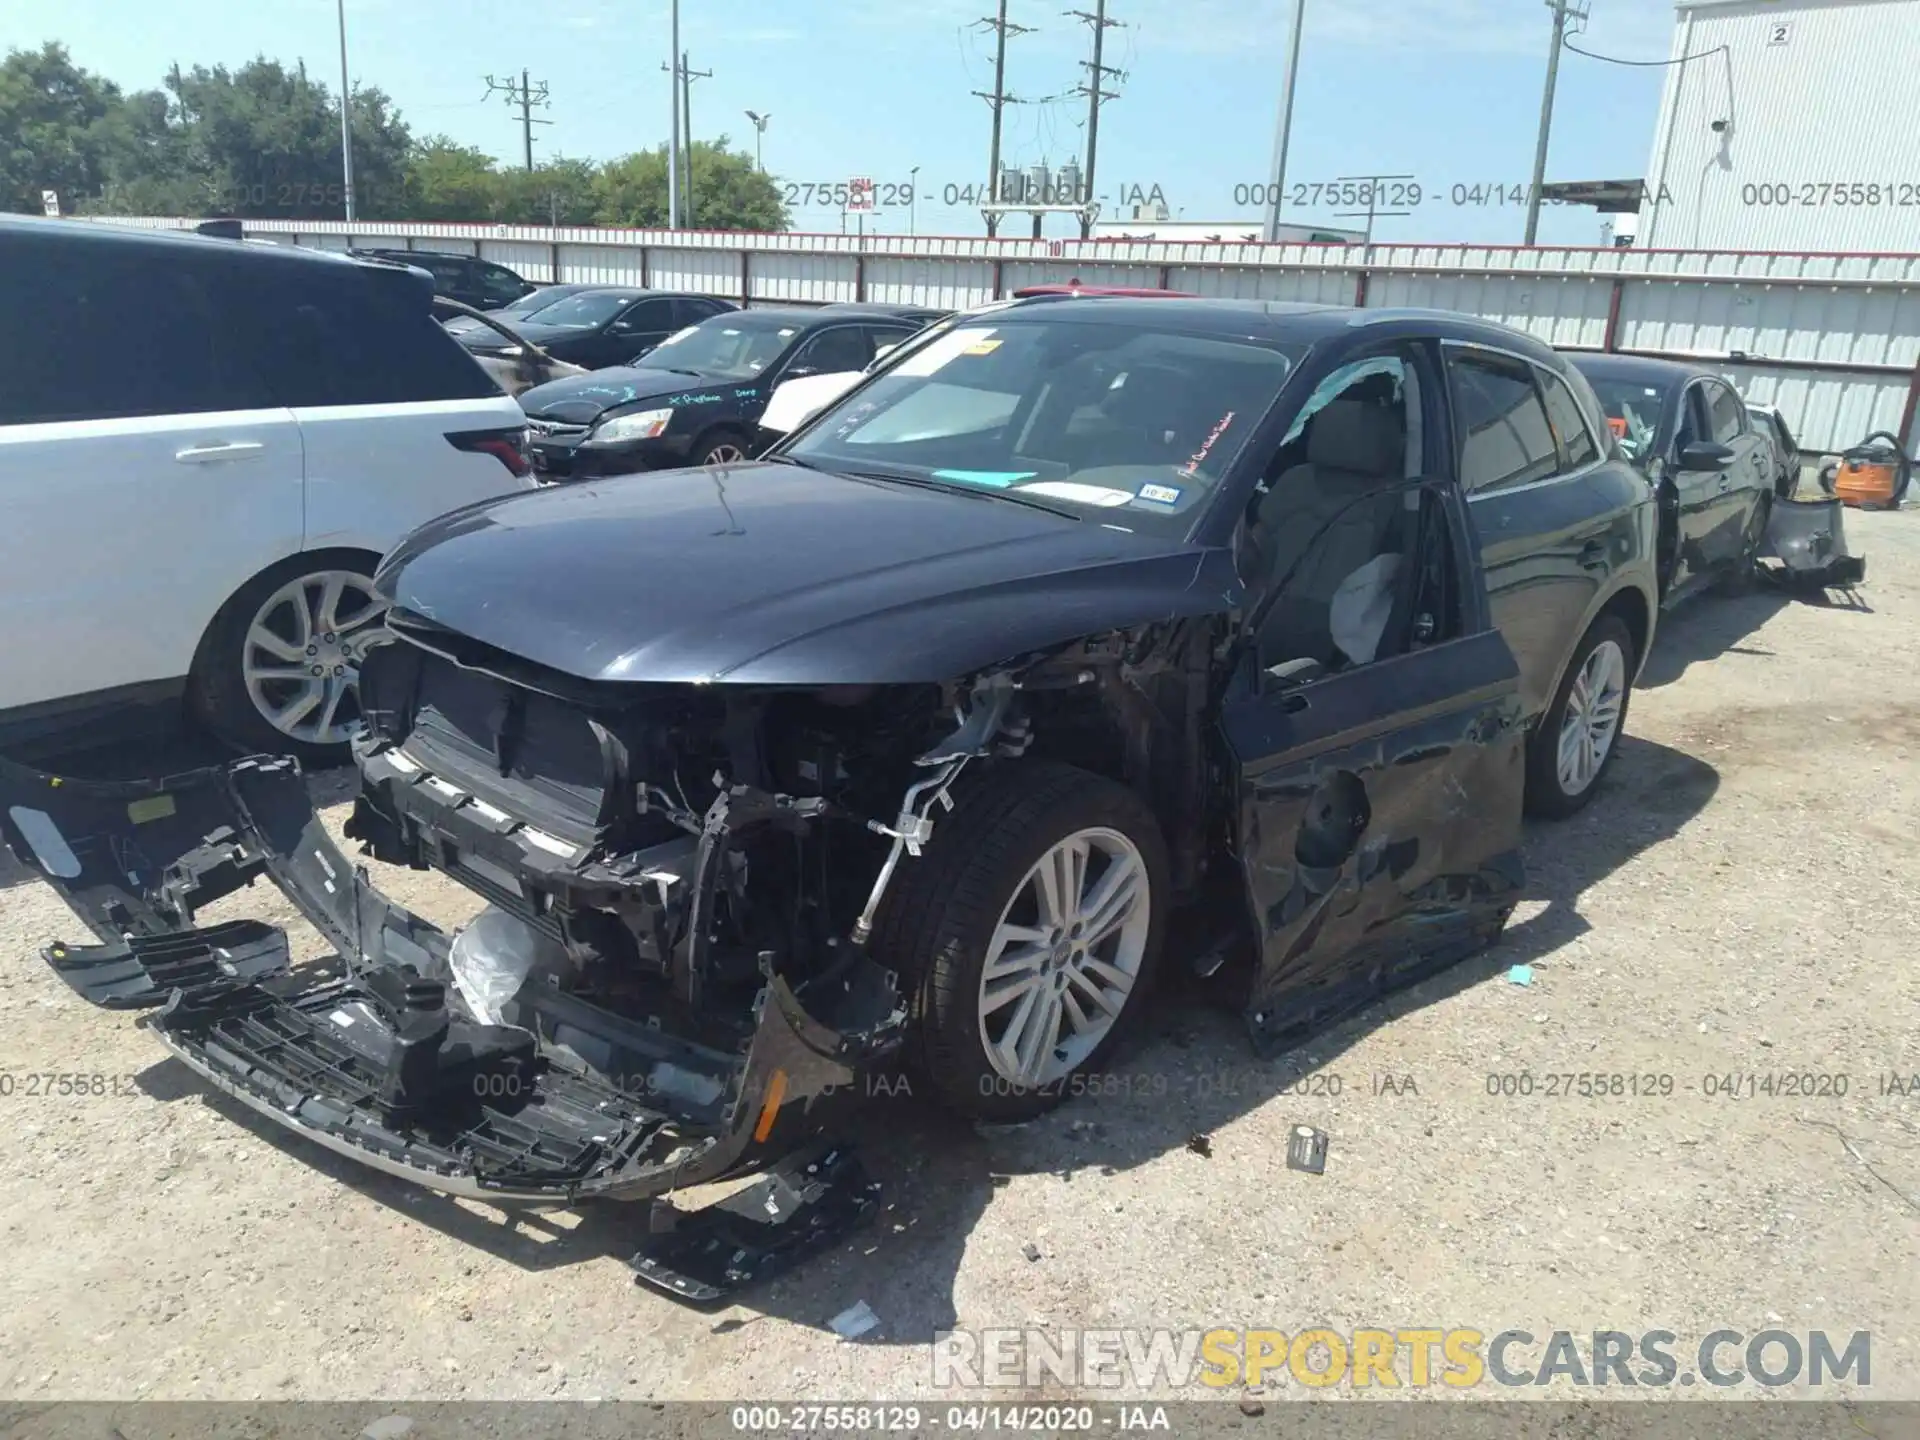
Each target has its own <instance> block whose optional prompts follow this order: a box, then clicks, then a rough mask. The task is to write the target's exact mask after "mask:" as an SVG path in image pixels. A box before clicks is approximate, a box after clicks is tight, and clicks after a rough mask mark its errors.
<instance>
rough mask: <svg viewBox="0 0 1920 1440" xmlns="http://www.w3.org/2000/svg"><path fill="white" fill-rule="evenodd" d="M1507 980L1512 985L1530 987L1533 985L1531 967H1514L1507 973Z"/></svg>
mask: <svg viewBox="0 0 1920 1440" xmlns="http://www.w3.org/2000/svg"><path fill="white" fill-rule="evenodd" d="M1507 980H1508V982H1509V983H1511V984H1514V985H1531V984H1533V967H1532V966H1531V965H1516V966H1514V967H1513V968H1512V969H1511V970H1509V971H1507Z"/></svg>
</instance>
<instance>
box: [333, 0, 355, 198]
mask: <svg viewBox="0 0 1920 1440" xmlns="http://www.w3.org/2000/svg"><path fill="white" fill-rule="evenodd" d="M334 8H335V11H336V12H337V13H338V15H339V17H340V171H341V179H342V180H343V181H344V182H345V183H344V184H343V185H342V187H341V188H342V189H343V190H345V191H346V195H345V199H346V202H347V223H348V224H349V225H351V224H352V223H353V221H354V204H353V126H352V124H351V123H350V122H349V120H348V118H347V117H348V112H349V110H350V109H351V108H352V96H351V94H350V93H349V91H348V89H347V0H336V4H335V7H334Z"/></svg>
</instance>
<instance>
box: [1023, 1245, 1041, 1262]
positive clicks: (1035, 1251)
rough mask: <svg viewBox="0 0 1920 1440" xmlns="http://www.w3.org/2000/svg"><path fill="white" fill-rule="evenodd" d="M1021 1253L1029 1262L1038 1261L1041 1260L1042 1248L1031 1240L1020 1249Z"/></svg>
mask: <svg viewBox="0 0 1920 1440" xmlns="http://www.w3.org/2000/svg"><path fill="white" fill-rule="evenodd" d="M1020 1253H1021V1254H1022V1255H1024V1256H1026V1257H1027V1259H1029V1260H1038V1259H1039V1258H1040V1247H1039V1246H1038V1245H1036V1244H1034V1243H1033V1241H1031V1240H1029V1241H1027V1243H1026V1244H1024V1245H1022V1246H1021V1247H1020Z"/></svg>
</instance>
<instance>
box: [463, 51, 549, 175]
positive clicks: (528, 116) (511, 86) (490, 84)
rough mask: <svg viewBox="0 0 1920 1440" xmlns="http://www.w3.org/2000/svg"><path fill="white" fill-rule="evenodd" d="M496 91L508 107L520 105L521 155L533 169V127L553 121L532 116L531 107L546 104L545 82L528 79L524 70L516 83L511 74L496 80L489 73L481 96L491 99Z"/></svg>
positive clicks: (484, 98) (543, 106) (528, 166)
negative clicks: (503, 97) (484, 91)
mask: <svg viewBox="0 0 1920 1440" xmlns="http://www.w3.org/2000/svg"><path fill="white" fill-rule="evenodd" d="M496 93H498V94H504V95H505V96H506V97H507V104H508V106H509V107H511V106H514V105H518V106H519V107H520V135H521V149H522V157H523V158H524V160H525V161H526V166H527V169H529V170H531V169H533V127H534V126H536V125H551V124H552V123H553V122H552V121H551V120H536V119H534V118H533V107H534V106H536V105H539V106H541V107H542V108H545V106H546V104H547V82H546V81H544V80H540V81H529V80H528V79H527V72H526V71H524V70H522V71H521V72H520V82H519V84H517V85H516V84H515V83H514V81H513V77H512V76H508V77H507V78H506V79H505V80H496V79H494V78H493V76H491V75H489V76H487V93H486V94H485V95H484V96H482V97H481V98H482V99H483V100H491V99H492V98H493V97H494V95H495V94H496Z"/></svg>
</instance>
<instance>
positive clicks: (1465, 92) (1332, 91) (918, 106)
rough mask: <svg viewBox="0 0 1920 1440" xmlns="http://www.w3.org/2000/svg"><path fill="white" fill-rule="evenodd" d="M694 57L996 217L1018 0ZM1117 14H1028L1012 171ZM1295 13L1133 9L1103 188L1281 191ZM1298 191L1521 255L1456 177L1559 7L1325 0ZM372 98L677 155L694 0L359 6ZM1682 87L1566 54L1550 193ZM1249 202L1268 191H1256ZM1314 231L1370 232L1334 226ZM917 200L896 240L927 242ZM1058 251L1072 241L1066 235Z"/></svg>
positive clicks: (770, 141)
mask: <svg viewBox="0 0 1920 1440" xmlns="http://www.w3.org/2000/svg"><path fill="white" fill-rule="evenodd" d="M680 8H681V40H682V45H683V48H685V49H686V50H688V51H689V52H691V55H692V62H693V68H694V69H695V70H696V71H700V70H711V71H712V72H713V76H712V78H711V79H698V80H696V81H695V82H694V84H693V121H694V130H695V133H696V134H697V135H698V136H700V137H701V138H703V139H711V138H713V137H714V136H716V135H718V134H719V133H721V132H722V131H725V132H726V133H727V134H729V135H730V136H731V137H732V139H733V141H734V143H735V144H736V146H739V147H743V148H747V149H751V148H752V144H753V127H752V125H751V123H750V122H749V121H748V120H747V119H746V117H745V115H744V113H743V112H744V111H745V110H748V109H753V110H758V111H761V112H763V113H766V114H769V115H770V123H769V125H768V127H767V130H766V134H765V138H764V142H763V154H764V159H765V164H766V167H767V168H768V170H770V171H772V172H774V173H775V174H776V175H777V176H780V177H782V178H783V179H784V180H788V181H795V182H814V183H816V184H825V183H832V182H836V181H842V180H845V179H846V178H847V177H848V176H851V175H870V176H872V177H873V178H874V179H875V180H876V181H880V182H883V183H888V184H892V183H896V182H904V181H906V179H907V177H908V173H909V171H910V169H911V168H912V167H914V166H918V167H919V178H918V183H917V186H916V187H915V193H916V194H917V195H918V196H919V199H918V201H917V203H916V206H915V214H914V216H913V221H914V223H915V224H916V226H917V228H918V230H919V231H920V233H922V234H927V233H936V232H938V233H948V234H979V233H982V232H981V224H980V218H979V215H978V212H977V211H973V210H969V209H968V208H967V207H966V206H965V205H958V206H955V205H948V204H946V203H944V202H945V200H946V197H947V195H948V194H949V187H960V186H966V185H969V184H978V183H982V182H984V180H985V178H986V155H987V135H988V110H987V106H986V103H985V102H984V101H982V100H978V99H975V98H974V97H973V96H972V95H971V94H970V93H969V92H970V91H973V90H979V89H987V88H990V87H991V81H992V53H993V52H992V35H991V33H990V32H989V31H986V30H984V29H979V28H971V25H972V22H974V21H976V20H978V19H979V18H980V17H981V16H984V15H989V14H991V13H992V11H993V9H994V0H681V7H680ZM1091 8H1092V6H1091V3H1090V0H1011V5H1010V11H1009V18H1010V19H1012V20H1014V21H1016V22H1017V23H1020V24H1023V25H1027V26H1030V27H1032V29H1033V32H1034V33H1032V34H1028V35H1023V36H1018V37H1016V38H1014V39H1013V40H1011V41H1010V42H1009V46H1008V66H1007V86H1008V89H1009V91H1010V92H1012V93H1013V94H1014V95H1016V96H1021V97H1030V98H1031V99H1032V100H1033V101H1035V102H1036V103H1031V104H1024V105H1015V106H1009V107H1008V109H1007V120H1006V128H1005V136H1004V141H1003V151H1004V155H1005V158H1006V159H1008V160H1009V161H1018V162H1020V163H1023V164H1026V163H1033V162H1037V161H1039V160H1041V159H1042V158H1045V159H1048V160H1050V161H1051V162H1053V163H1055V164H1058V163H1059V161H1061V160H1063V159H1065V158H1067V157H1068V156H1069V155H1072V154H1075V153H1077V152H1079V151H1080V150H1081V149H1083V147H1084V139H1083V129H1082V122H1083V120H1084V118H1085V101H1084V100H1078V99H1071V100H1059V101H1054V102H1052V103H1040V102H1042V101H1043V99H1044V97H1050V96H1056V95H1060V94H1061V93H1062V92H1065V91H1068V90H1070V89H1071V88H1072V87H1073V86H1075V85H1076V84H1078V83H1079V82H1080V79H1081V75H1082V73H1083V72H1082V71H1080V70H1079V69H1078V68H1077V65H1076V62H1078V61H1080V60H1082V59H1085V58H1087V55H1088V30H1087V27H1086V26H1085V25H1083V24H1082V23H1080V22H1079V21H1076V20H1073V19H1070V18H1068V17H1067V16H1065V15H1064V14H1063V13H1062V12H1064V11H1067V10H1070V9H1091ZM1591 8H1592V12H1593V13H1592V16H1591V18H1590V19H1589V20H1588V21H1587V23H1586V27H1585V34H1584V35H1582V36H1581V37H1580V39H1579V40H1578V41H1577V43H1579V44H1580V45H1581V46H1582V47H1583V48H1586V49H1591V50H1596V51H1599V52H1602V53H1605V54H1610V55H1616V56H1620V57H1623V58H1632V59H1656V58H1664V57H1665V56H1666V54H1667V53H1668V47H1669V44H1670V40H1671V34H1672V23H1673V17H1672V7H1671V3H1670V0H1592V4H1591ZM1291 10H1292V6H1291V4H1290V3H1288V0H1108V14H1109V16H1110V17H1111V18H1113V19H1115V20H1118V21H1121V22H1123V24H1124V27H1125V28H1121V29H1115V30H1109V31H1108V32H1107V34H1108V42H1107V55H1106V56H1105V59H1106V62H1107V63H1108V64H1111V65H1116V66H1119V67H1121V68H1122V69H1124V70H1125V71H1126V72H1127V73H1126V77H1125V78H1124V79H1123V80H1121V81H1119V82H1117V86H1110V88H1118V89H1119V91H1120V96H1119V98H1118V99H1116V100H1114V101H1111V102H1110V103H1108V104H1107V105H1106V106H1105V107H1104V108H1103V109H1102V111H1101V120H1100V160H1099V173H1098V177H1097V180H1098V183H1097V185H1096V190H1097V192H1098V193H1099V194H1101V195H1102V196H1104V197H1106V199H1107V200H1108V201H1109V202H1113V201H1115V200H1117V199H1118V198H1119V193H1120V192H1121V190H1122V189H1123V188H1124V189H1126V190H1132V189H1133V188H1134V187H1136V186H1137V187H1139V189H1140V190H1141V191H1143V192H1145V191H1149V190H1151V189H1152V188H1153V187H1156V186H1157V187H1158V188H1159V190H1160V192H1161V193H1162V194H1163V195H1164V196H1165V198H1166V200H1167V203H1168V204H1169V205H1170V206H1171V207H1172V208H1173V210H1174V212H1175V213H1176V214H1177V215H1181V216H1183V217H1184V218H1187V219H1194V220H1233V219H1241V218H1249V217H1251V216H1253V215H1255V214H1257V206H1249V205H1245V204H1240V205H1236V204H1235V203H1234V200H1235V191H1236V187H1244V186H1247V185H1250V184H1255V183H1258V182H1261V181H1263V180H1265V179H1266V178H1267V175H1268V172H1269V170H1270V168H1271V165H1272V155H1273V141H1274V131H1275V123H1276V118H1277V114H1278V109H1277V107H1278V100H1279V93H1280V87H1281V81H1282V78H1283V74H1284V68H1285V64H1286V27H1287V23H1288V17H1289V15H1290V14H1291ZM5 11H6V13H5V14H0V47H7V46H33V45H37V44H39V43H40V42H41V41H44V40H60V41H63V42H65V43H66V44H67V46H68V47H69V48H70V49H71V50H72V52H73V55H74V58H75V59H76V60H77V61H78V62H79V63H81V64H83V65H86V66H88V67H89V68H92V69H95V70H99V71H102V72H104V73H105V74H107V75H109V76H111V77H112V78H113V79H115V80H118V81H120V82H121V83H122V84H124V85H128V86H151V85H155V84H157V83H158V81H159V79H160V76H161V75H162V73H163V72H164V71H165V70H166V69H167V67H168V66H169V65H170V64H172V63H173V62H175V61H179V62H180V63H182V64H184V65H190V64H193V63H196V62H199V63H209V64H211V63H220V62H224V63H227V64H230V65H231V64H238V63H241V62H244V61H245V60H247V59H249V58H251V57H252V56H254V55H255V54H265V55H268V56H270V57H273V58H277V59H280V60H282V61H285V62H289V63H291V62H293V61H295V60H302V59H304V60H305V61H306V63H307V65H308V67H309V68H310V69H312V70H313V71H315V72H316V73H317V74H319V75H321V76H324V77H326V78H327V80H328V82H329V83H330V84H335V83H337V78H338V73H339V54H338V48H337V47H338V39H337V34H336V30H335V19H334V16H335V7H334V0H270V3H269V0H162V3H153V0H140V3H135V0H62V3H61V4H60V5H58V6H46V7H39V6H35V7H28V6H26V5H16V6H8V7H5ZM1307 12H1308V13H1307V25H1306V32H1305V39H1304V45H1303V50H1302V59H1301V80H1300V92H1299V95H1298V98H1297V102H1296V108H1295V116H1294V130H1293V145H1292V153H1291V159H1290V161H1289V165H1288V173H1289V177H1290V179H1292V180H1294V181H1301V182H1312V181H1329V180H1334V179H1338V178H1341V177H1345V176H1351V175H1365V174H1399V175H1410V176H1413V177H1415V178H1416V179H1417V181H1418V182H1419V183H1420V185H1421V188H1422V190H1423V192H1424V193H1425V194H1426V196H1427V198H1426V200H1425V201H1424V203H1423V204H1422V205H1421V207H1420V209H1419V210H1418V211H1416V212H1415V213H1414V214H1412V215H1409V216H1406V217H1404V218H1399V217H1394V218H1386V219H1382V220H1380V221H1379V222H1378V224H1377V226H1376V230H1375V234H1376V237H1377V238H1379V239H1381V240H1385V241H1398V242H1418V241H1435V242H1438V241H1471V242H1490V243H1517V242H1518V241H1519V240H1520V239H1521V238H1522V233H1523V228H1524V223H1525V215H1524V210H1523V209H1522V208H1519V207H1516V206H1514V205H1511V204H1475V203H1471V201H1469V202H1468V203H1465V204H1456V203H1454V200H1455V197H1454V187H1455V186H1462V187H1465V186H1474V185H1478V186H1481V187H1488V186H1514V185H1524V184H1525V182H1526V180H1527V179H1528V176H1529V173H1530V171H1531V169H1532V161H1533V148H1534V136H1535V129H1536V125H1537V122H1538V118H1539V107H1540V94H1541V85H1542V82H1543V79H1544V74H1545V60H1546V50H1547V41H1548V36H1549V33H1550V26H1551V16H1550V14H1549V12H1548V10H1547V8H1546V6H1545V4H1544V3H1543V0H1308V5H1307ZM346 13H347V40H348V50H349V59H350V62H351V70H352V74H353V78H354V82H355V83H356V84H372V85H378V86H380V87H381V88H382V89H384V90H386V91H387V92H388V93H389V94H390V95H392V96H393V97H394V99H395V101H396V102H397V103H398V105H399V107H400V109H401V112H402V113H403V114H404V115H405V117H406V118H407V119H408V121H409V122H410V123H411V124H412V126H413V127H414V130H415V132H416V133H432V132H442V133H445V134H447V135H449V136H452V137H453V138H455V139H457V140H459V141H462V142H464V143H467V144H473V145H479V146H482V147H484V148H485V149H487V150H489V151H490V152H492V153H493V154H495V155H497V156H499V157H501V158H502V159H503V160H511V161H515V162H517V161H518V158H519V154H520V131H519V128H518V121H517V118H516V115H515V114H514V113H512V112H510V111H509V110H508V107H507V105H506V103H505V101H504V100H503V99H502V98H501V97H499V96H495V97H494V98H493V99H492V100H485V99H483V98H482V97H483V95H484V94H485V91H486V77H487V75H488V74H489V72H491V73H492V74H494V75H496V76H502V77H504V76H505V75H506V74H507V73H508V72H509V71H511V72H513V73H515V74H517V73H518V71H519V69H520V68H521V67H522V66H526V67H527V68H528V69H529V70H530V71H531V72H532V75H533V78H534V79H535V80H536V81H538V80H545V81H546V82H547V85H548V87H549V90H550V92H551V103H550V105H549V107H548V108H547V109H546V110H545V111H543V112H541V115H542V118H545V119H548V120H551V121H552V122H553V123H552V124H550V125H545V126H539V127H536V130H535V154H536V156H539V155H542V154H558V155H566V156H577V157H584V158H591V159H603V158H606V157H610V156H613V155H618V154H622V153H625V152H627V151H630V150H634V149H637V148H643V147H646V146H649V145H654V144H657V143H659V142H660V141H661V140H663V139H664V138H665V132H666V127H667V123H668V116H669V111H668V100H667V77H666V75H665V73H664V72H663V71H662V70H661V68H660V67H661V65H662V63H663V62H664V61H665V60H666V57H667V51H668V38H667V37H668V23H667V3H666V0H347V5H346ZM1663 73H1664V72H1663V71H1662V70H1660V69H1651V68H1650V69H1629V68H1626V67H1623V66H1617V65H1607V64H1602V63H1599V62H1597V61H1593V60H1589V59H1586V58H1583V57H1581V56H1579V55H1573V54H1567V55H1565V56H1563V59H1562V64H1561V67H1560V87H1559V99H1558V103H1557V106H1556V111H1555V126H1554V136H1553V147H1552V151H1551V154H1550V158H1549V164H1548V172H1547V174H1548V178H1549V179H1550V180H1553V179H1559V180H1585V179H1617V178H1637V177H1639V176H1640V175H1642V174H1643V173H1644V171H1645V167H1646V164H1647V157H1648V153H1649V151H1650V148H1651V145H1652V138H1653V126H1654V120H1655V112H1656V109H1657V107H1658V103H1659V92H1660V84H1661V79H1662V75H1663ZM1243 193H1244V192H1243ZM1288 218H1289V219H1297V220H1318V221H1319V222H1320V223H1323V224H1336V225H1343V226H1353V225H1357V224H1358V223H1360V222H1357V221H1353V220H1342V219H1336V218H1334V217H1333V216H1332V215H1331V214H1330V213H1329V212H1328V211H1327V210H1325V209H1322V210H1321V211H1319V212H1317V213H1308V214H1300V215H1295V214H1293V213H1292V212H1289V217H1288ZM907 221H908V216H907V214H906V212H905V210H904V209H896V210H892V211H889V212H886V213H885V214H884V215H882V216H880V217H877V218H874V219H870V220H869V228H870V229H876V228H878V229H887V230H900V231H904V230H905V228H906V225H907ZM795 223H796V225H797V226H798V227H799V228H802V229H816V230H826V229H831V230H838V229H839V228H840V224H841V216H840V213H839V211H838V210H837V209H825V208H815V209H806V208H801V209H798V210H796V212H795ZM1600 224H1601V217H1599V216H1597V215H1596V214H1595V213H1594V212H1593V211H1591V210H1585V209H1575V208H1571V207H1569V208H1565V209H1558V208H1550V209H1549V210H1548V211H1547V213H1546V215H1545V217H1544V219H1543V223H1542V230H1541V239H1542V240H1543V241H1547V242H1562V243H1570V244H1594V243H1598V240H1599V236H1600ZM1049 233H1054V234H1064V233H1066V232H1065V229H1064V226H1061V227H1060V228H1056V229H1052V230H1050V231H1049Z"/></svg>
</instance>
